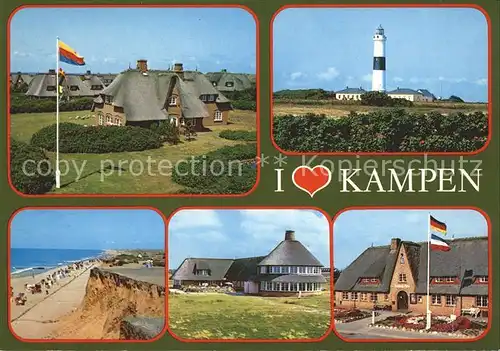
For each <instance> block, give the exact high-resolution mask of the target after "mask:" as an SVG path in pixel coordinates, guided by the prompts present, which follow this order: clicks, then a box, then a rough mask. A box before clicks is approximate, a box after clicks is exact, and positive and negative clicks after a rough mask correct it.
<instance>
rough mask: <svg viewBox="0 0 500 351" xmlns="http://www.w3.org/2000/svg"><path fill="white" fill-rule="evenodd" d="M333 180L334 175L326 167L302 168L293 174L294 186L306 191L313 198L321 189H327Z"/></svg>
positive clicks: (296, 169)
mask: <svg viewBox="0 0 500 351" xmlns="http://www.w3.org/2000/svg"><path fill="white" fill-rule="evenodd" d="M331 180H332V173H331V172H330V170H329V169H328V168H326V167H325V166H321V165H320V166H315V167H314V168H311V167H308V166H300V167H297V168H295V170H294V171H293V173H292V181H293V184H295V186H296V187H297V188H299V189H300V190H303V191H305V192H306V193H308V194H309V195H310V196H311V197H313V196H314V194H316V193H317V192H318V191H320V190H321V189H324V188H326V186H328V184H330V182H331Z"/></svg>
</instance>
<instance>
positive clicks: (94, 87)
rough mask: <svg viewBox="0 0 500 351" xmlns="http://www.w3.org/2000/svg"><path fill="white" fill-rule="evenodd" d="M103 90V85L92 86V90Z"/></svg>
mask: <svg viewBox="0 0 500 351" xmlns="http://www.w3.org/2000/svg"><path fill="white" fill-rule="evenodd" d="M102 88H103V86H102V85H92V87H90V90H102Z"/></svg>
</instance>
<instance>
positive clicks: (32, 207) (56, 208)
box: [7, 206, 168, 344]
mask: <svg viewBox="0 0 500 351" xmlns="http://www.w3.org/2000/svg"><path fill="white" fill-rule="evenodd" d="M25 210H32V211H36V210H55V211H57V210H66V211H74V210H101V211H102V210H123V211H130V210H150V211H154V212H156V213H157V214H159V215H160V216H161V218H162V219H163V223H164V229H165V232H164V238H165V256H166V257H167V255H168V240H167V218H166V217H165V215H164V214H163V213H162V212H161V211H160V210H158V209H157V208H154V207H149V206H26V207H21V208H19V209H17V210H16V211H14V212H13V213H12V215H11V216H10V218H9V222H8V224H7V227H8V228H7V249H8V252H7V270H8V271H7V286H10V283H11V281H10V280H11V277H10V265H11V262H10V254H11V253H10V250H11V246H10V245H11V243H10V237H11V234H12V231H11V225H12V221H13V219H14V218H15V217H16V215H17V214H18V213H20V212H23V211H25ZM167 261H168V260H167V259H165V325H164V326H163V329H162V330H161V332H160V333H159V334H158V335H157V336H155V337H154V338H152V339H147V340H120V339H25V338H23V337H21V336H19V335H17V334H16V333H15V332H14V330H13V329H12V324H11V303H10V301H9V302H8V305H7V324H8V326H9V331H10V333H11V334H12V336H13V337H14V338H16V339H17V340H18V341H21V342H26V343H33V344H36V343H44V344H50V343H58V344H59V343H152V342H155V341H158V340H159V339H160V338H162V337H163V336H164V335H165V333H166V332H167V330H168V328H167V325H168V324H167V320H168V319H167V313H168V299H167V295H168V262H167Z"/></svg>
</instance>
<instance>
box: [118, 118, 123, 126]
mask: <svg viewBox="0 0 500 351" xmlns="http://www.w3.org/2000/svg"><path fill="white" fill-rule="evenodd" d="M118 125H119V126H121V125H122V120H121V118H118Z"/></svg>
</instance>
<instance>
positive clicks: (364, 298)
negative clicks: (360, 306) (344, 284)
mask: <svg viewBox="0 0 500 351" xmlns="http://www.w3.org/2000/svg"><path fill="white" fill-rule="evenodd" d="M366 300H368V295H367V294H366V293H361V301H366Z"/></svg>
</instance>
